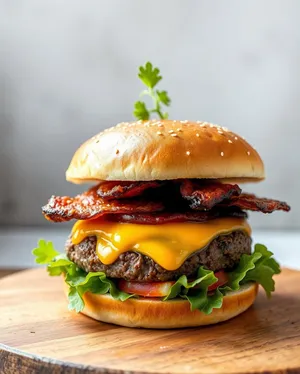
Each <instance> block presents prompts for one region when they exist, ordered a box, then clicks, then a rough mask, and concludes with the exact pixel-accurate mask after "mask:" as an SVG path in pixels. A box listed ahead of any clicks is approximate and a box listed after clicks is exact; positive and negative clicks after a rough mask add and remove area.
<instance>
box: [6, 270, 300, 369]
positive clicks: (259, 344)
mask: <svg viewBox="0 0 300 374" xmlns="http://www.w3.org/2000/svg"><path fill="white" fill-rule="evenodd" d="M61 283H62V280H61V279H60V278H50V277H48V276H47V274H46V272H45V270H44V269H35V270H27V271H24V272H20V273H17V274H13V275H11V276H8V277H6V278H3V279H1V281H0V300H1V303H0V343H1V345H0V373H4V374H12V373H20V374H28V373H30V374H33V373H41V372H43V373H54V374H58V373H59V374H60V373H71V374H82V373H123V372H125V371H126V373H129V372H134V373H144V372H145V373H298V372H300V292H299V291H300V272H297V271H293V270H288V269H285V270H284V271H283V273H282V274H281V275H280V276H278V277H277V292H276V293H275V295H274V296H273V298H272V299H271V300H267V299H266V297H265V295H264V293H263V292H262V291H261V292H260V293H259V296H258V299H257V301H256V303H255V305H254V306H253V307H252V308H251V309H249V310H248V311H247V312H245V313H244V314H242V315H241V316H239V317H237V318H235V319H232V320H230V321H228V322H224V323H222V324H219V325H215V326H209V327H205V328H190V329H184V330H163V331H161V330H144V329H140V330H138V329H129V328H123V327H117V326H114V325H109V324H104V323H99V322H96V321H94V320H92V319H90V318H88V317H85V316H83V315H77V314H76V313H73V312H68V311H67V307H66V300H65V298H64V295H63V291H62V284H61Z"/></svg>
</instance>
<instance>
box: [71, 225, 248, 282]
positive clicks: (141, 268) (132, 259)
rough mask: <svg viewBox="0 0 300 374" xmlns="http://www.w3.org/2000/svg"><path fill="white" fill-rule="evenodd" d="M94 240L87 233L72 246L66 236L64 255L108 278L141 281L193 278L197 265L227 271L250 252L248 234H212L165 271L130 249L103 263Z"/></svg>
mask: <svg viewBox="0 0 300 374" xmlns="http://www.w3.org/2000/svg"><path fill="white" fill-rule="evenodd" d="M96 241H97V239H96V237H95V236H90V237H87V238H86V239H85V240H83V241H82V242H81V243H80V244H77V245H74V244H73V243H72V240H71V237H69V239H68V240H67V243H66V252H67V256H68V257H69V259H70V260H71V261H73V262H75V263H76V264H77V265H78V266H79V267H80V268H81V269H83V270H85V271H86V272H90V271H91V272H96V271H103V272H104V273H105V274H106V275H107V276H108V277H110V278H123V279H126V280H128V281H129V280H130V281H141V282H152V281H168V280H176V279H177V278H179V277H180V276H181V275H183V274H185V275H187V276H190V277H193V275H194V274H195V272H196V271H197V269H198V268H199V267H200V266H204V267H205V268H207V269H209V270H213V271H218V270H221V269H227V270H229V269H232V268H233V267H234V266H235V265H236V264H237V263H238V262H239V260H240V257H241V255H242V254H244V253H246V254H250V252H251V238H250V236H249V235H248V234H246V233H245V232H243V231H234V232H232V233H230V234H227V235H220V236H218V237H216V238H215V239H214V240H212V241H211V243H210V244H209V245H208V246H207V247H206V248H205V249H202V250H201V251H198V252H196V253H194V254H193V255H192V256H190V257H189V258H188V259H187V260H186V261H185V262H184V263H183V264H182V265H181V266H180V268H178V269H176V270H174V271H169V270H166V269H164V268H163V267H161V266H160V265H158V264H157V263H156V262H154V261H153V260H152V258H150V257H148V256H146V255H143V254H141V253H138V252H132V251H128V252H125V253H123V254H121V255H120V256H119V257H118V259H117V260H116V261H115V262H114V263H113V264H111V265H104V264H103V263H102V262H101V261H100V260H99V258H98V256H97V254H96Z"/></svg>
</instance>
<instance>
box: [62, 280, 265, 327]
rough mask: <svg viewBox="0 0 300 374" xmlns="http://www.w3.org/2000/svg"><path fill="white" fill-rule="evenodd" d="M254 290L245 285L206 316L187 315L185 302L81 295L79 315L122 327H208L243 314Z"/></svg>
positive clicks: (197, 311) (255, 288) (256, 287)
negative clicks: (83, 306)
mask: <svg viewBox="0 0 300 374" xmlns="http://www.w3.org/2000/svg"><path fill="white" fill-rule="evenodd" d="M257 290H258V285H257V284H256V283H249V284H247V285H244V286H242V287H241V289H240V290H239V291H237V292H230V293H228V295H226V296H225V297H224V299H223V305H222V308H220V309H214V310H213V312H212V313H211V314H209V315H206V314H204V313H201V312H200V311H199V310H195V311H193V312H191V310H190V304H189V302H188V301H186V300H181V299H174V300H170V301H159V300H155V299H150V298H149V299H148V298H140V299H128V300H126V301H118V300H114V299H113V298H112V297H111V296H110V295H96V294H92V293H86V294H84V295H83V299H84V302H85V308H84V311H83V314H85V315H87V316H89V317H92V318H94V319H96V320H98V321H102V322H108V323H113V324H116V325H121V326H126V327H144V328H151V329H173V328H183V327H192V326H203V325H211V324H214V323H218V322H222V321H226V320H228V319H230V318H233V317H235V316H237V315H239V314H241V313H243V312H244V311H245V310H246V309H248V308H249V307H250V306H251V305H252V304H253V303H254V300H255V297H256V295H257ZM66 291H67V288H66Z"/></svg>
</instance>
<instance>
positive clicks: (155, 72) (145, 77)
mask: <svg viewBox="0 0 300 374" xmlns="http://www.w3.org/2000/svg"><path fill="white" fill-rule="evenodd" d="M138 77H139V78H140V80H141V81H142V82H143V83H144V84H145V85H146V87H147V89H146V90H144V91H142V93H141V96H144V95H146V96H150V97H151V98H152V100H153V105H154V108H153V109H149V108H147V106H146V103H145V102H144V101H137V102H136V103H135V104H134V111H133V115H134V116H135V117H136V118H137V119H141V120H147V119H149V118H150V116H151V114H152V113H156V114H157V115H158V116H159V118H161V119H166V118H168V116H169V115H168V113H167V112H163V109H162V105H165V106H169V105H170V104H171V99H170V97H169V96H168V93H167V91H159V90H157V89H155V87H156V85H157V84H158V82H159V81H160V80H161V79H162V76H161V75H160V71H159V69H158V68H156V67H153V65H152V64H151V62H147V63H146V64H145V66H140V67H139V73H138Z"/></svg>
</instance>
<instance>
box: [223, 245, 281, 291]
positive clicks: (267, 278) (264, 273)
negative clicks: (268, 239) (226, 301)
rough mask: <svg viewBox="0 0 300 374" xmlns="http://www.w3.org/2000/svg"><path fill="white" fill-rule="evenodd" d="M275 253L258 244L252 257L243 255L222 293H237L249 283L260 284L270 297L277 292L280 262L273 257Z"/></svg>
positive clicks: (230, 274)
mask: <svg viewBox="0 0 300 374" xmlns="http://www.w3.org/2000/svg"><path fill="white" fill-rule="evenodd" d="M272 256H273V253H272V252H270V251H268V249H267V248H266V247H265V246H264V245H263V244H256V245H255V247H254V252H253V253H252V254H251V255H242V257H241V260H240V263H239V264H238V266H237V267H236V268H235V269H234V270H233V271H232V272H230V273H228V275H229V282H228V285H227V286H225V287H222V289H221V290H222V291H236V290H238V289H239V288H240V285H242V284H245V283H248V282H257V283H258V284H260V285H261V286H262V287H263V288H264V290H265V292H266V294H267V296H268V297H270V296H271V292H273V291H275V282H274V279H273V275H274V274H279V273H280V266H279V264H278V262H277V261H276V260H275V259H274V258H273V257H272Z"/></svg>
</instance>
